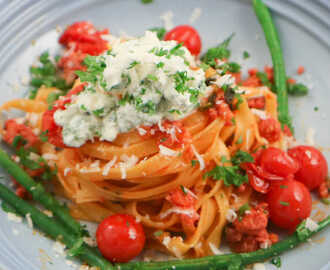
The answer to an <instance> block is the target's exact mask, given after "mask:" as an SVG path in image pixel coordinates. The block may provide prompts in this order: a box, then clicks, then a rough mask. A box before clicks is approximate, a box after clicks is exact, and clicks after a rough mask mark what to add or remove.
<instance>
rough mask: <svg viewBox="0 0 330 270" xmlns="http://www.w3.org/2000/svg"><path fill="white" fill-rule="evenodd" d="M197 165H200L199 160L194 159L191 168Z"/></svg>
mask: <svg viewBox="0 0 330 270" xmlns="http://www.w3.org/2000/svg"><path fill="white" fill-rule="evenodd" d="M197 164H198V160H195V159H193V160H192V161H191V166H192V167H195V166H196V165H197Z"/></svg>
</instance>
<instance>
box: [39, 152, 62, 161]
mask: <svg viewBox="0 0 330 270" xmlns="http://www.w3.org/2000/svg"><path fill="white" fill-rule="evenodd" d="M42 157H43V158H44V159H46V160H58V157H57V155H55V154H52V153H45V154H43V155H42Z"/></svg>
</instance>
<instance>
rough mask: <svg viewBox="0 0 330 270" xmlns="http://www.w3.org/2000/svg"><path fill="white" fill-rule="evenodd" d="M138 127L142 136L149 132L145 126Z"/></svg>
mask: <svg viewBox="0 0 330 270" xmlns="http://www.w3.org/2000/svg"><path fill="white" fill-rule="evenodd" d="M136 129H137V131H138V132H139V134H140V135H141V136H143V135H146V134H147V131H146V130H145V129H144V128H141V127H138V128H136Z"/></svg>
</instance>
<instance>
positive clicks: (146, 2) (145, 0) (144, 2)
mask: <svg viewBox="0 0 330 270" xmlns="http://www.w3.org/2000/svg"><path fill="white" fill-rule="evenodd" d="M153 1H154V0H141V2H142V4H150V3H152V2H153Z"/></svg>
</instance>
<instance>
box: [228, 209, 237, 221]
mask: <svg viewBox="0 0 330 270" xmlns="http://www.w3.org/2000/svg"><path fill="white" fill-rule="evenodd" d="M236 218H237V214H236V212H235V210H234V209H228V211H227V214H226V219H227V221H228V222H234V221H235V220H236Z"/></svg>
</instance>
